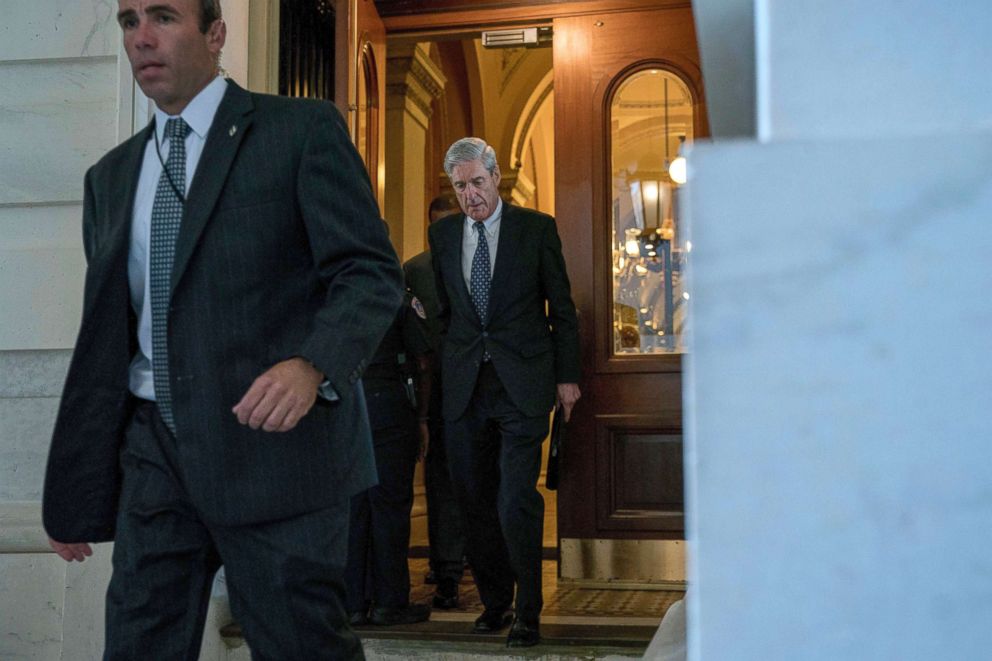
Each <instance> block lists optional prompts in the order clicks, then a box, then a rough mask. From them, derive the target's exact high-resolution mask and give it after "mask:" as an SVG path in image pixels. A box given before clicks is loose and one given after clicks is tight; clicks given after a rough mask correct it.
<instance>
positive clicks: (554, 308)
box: [428, 202, 580, 420]
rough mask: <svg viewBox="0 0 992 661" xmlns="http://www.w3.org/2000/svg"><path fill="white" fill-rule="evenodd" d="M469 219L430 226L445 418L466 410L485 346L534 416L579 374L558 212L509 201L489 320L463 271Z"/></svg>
mask: <svg viewBox="0 0 992 661" xmlns="http://www.w3.org/2000/svg"><path fill="white" fill-rule="evenodd" d="M464 222H465V216H464V215H461V214H457V215H453V216H448V217H447V218H443V219H441V220H439V221H437V222H436V223H434V224H433V225H431V226H430V229H429V230H428V237H429V239H430V245H431V255H432V258H433V264H434V274H435V279H436V281H437V290H438V303H439V309H440V319H441V327H442V329H443V334H442V340H441V371H442V375H443V384H444V386H443V387H444V419H445V420H455V419H457V418H459V417H460V416H461V415H462V414H463V413H464V412H465V409H466V407H467V406H468V402H469V400H470V399H471V397H472V390H473V388H474V387H475V381H476V378H477V376H478V372H479V367H480V365H481V364H482V355H483V353H484V351H486V350H488V351H489V354H490V356H491V358H492V363H493V366H494V367H495V368H496V372H497V374H498V375H499V378H500V381H502V383H503V386H504V387H505V388H506V390H507V392H508V393H509V395H510V398H511V399H512V400H513V403H514V404H515V405H516V407H517V408H518V409H520V410H521V411H523V412H524V413H525V414H526V415H528V416H538V415H542V414H545V413H548V412H550V411H551V408H552V407H553V406H554V402H555V384H557V383H578V381H579V376H580V365H579V329H578V321H577V319H576V314H575V305H574V304H573V303H572V296H571V291H570V287H569V284H568V274H567V273H566V271H565V260H564V258H563V257H562V254H561V240H560V239H559V238H558V231H557V229H556V228H555V221H554V218H552V217H551V216H549V215H547V214H543V213H538V212H536V211H531V210H529V209H523V208H520V207H515V206H513V205H510V204H507V203H506V202H504V203H503V215H502V219H501V220H500V230H499V245H498V247H497V250H496V264H495V267H494V269H493V280H492V287H491V289H490V294H489V315H488V319H487V320H486V321H485V322H484V323H483V322H482V321H481V320H480V319H479V317H478V315H477V314H476V311H475V308H474V307H473V305H472V299H471V297H470V295H469V291H468V287H467V286H466V285H465V278H464V276H463V275H462V235H463V228H464ZM545 302H546V303H547V311H546V312H545Z"/></svg>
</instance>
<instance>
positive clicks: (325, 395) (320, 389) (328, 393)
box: [317, 379, 341, 402]
mask: <svg viewBox="0 0 992 661" xmlns="http://www.w3.org/2000/svg"><path fill="white" fill-rule="evenodd" d="M317 394H318V395H320V397H321V398H322V399H326V400H327V401H329V402H336V401H338V400H339V399H341V397H340V396H339V395H338V391H337V390H335V389H334V386H332V385H331V381H330V379H324V381H323V383H321V384H320V385H319V386H317Z"/></svg>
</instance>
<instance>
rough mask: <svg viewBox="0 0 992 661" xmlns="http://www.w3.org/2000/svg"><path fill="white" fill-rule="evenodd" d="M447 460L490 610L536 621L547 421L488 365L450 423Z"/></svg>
mask: <svg viewBox="0 0 992 661" xmlns="http://www.w3.org/2000/svg"><path fill="white" fill-rule="evenodd" d="M446 433H447V441H448V445H447V449H448V461H449V466H450V469H451V476H452V479H453V480H454V483H455V493H456V494H457V496H458V499H459V502H460V503H461V504H462V507H463V515H464V519H463V520H464V522H465V526H466V529H465V533H466V542H467V544H466V550H467V553H468V560H469V564H470V565H471V566H472V573H473V575H474V577H475V582H476V585H477V586H478V588H479V596H480V597H481V598H482V603H483V605H484V606H485V607H486V608H487V609H504V608H509V607H510V605H511V604H512V603H513V597H514V582H516V588H517V592H516V612H517V615H518V616H519V617H522V618H525V619H537V618H538V617H539V616H540V613H541V608H542V607H543V604H544V602H543V597H542V594H541V546H542V543H543V530H544V498H543V497H542V496H541V494H540V493H539V492H538V490H537V480H538V477H539V475H540V472H541V443H542V442H543V441H544V438H545V436H547V433H548V416H547V415H541V416H537V417H529V416H527V415H525V414H524V413H523V412H521V411H520V410H519V409H518V408H517V407H516V406H515V405H514V404H513V402H512V400H511V399H510V396H509V394H508V393H507V392H506V389H505V388H504V387H503V383H502V382H501V381H500V378H499V375H498V374H497V373H496V369H495V367H494V366H493V365H492V363H483V364H482V367H481V369H480V371H479V376H478V379H477V380H476V384H475V388H474V391H473V393H472V399H471V401H470V402H469V405H468V408H467V409H466V411H465V413H464V414H462V416H461V417H460V418H458V419H457V420H452V421H446Z"/></svg>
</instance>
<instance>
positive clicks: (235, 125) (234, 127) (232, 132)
mask: <svg viewBox="0 0 992 661" xmlns="http://www.w3.org/2000/svg"><path fill="white" fill-rule="evenodd" d="M237 132H238V125H237V124H232V125H231V129H230V130H229V131H228V132H227V134H228V135H229V136H231V137H232V138H233V137H234V134H235V133H237Z"/></svg>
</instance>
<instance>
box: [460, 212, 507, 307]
mask: <svg viewBox="0 0 992 661" xmlns="http://www.w3.org/2000/svg"><path fill="white" fill-rule="evenodd" d="M502 217H503V200H502V199H499V200H498V201H497V202H496V211H494V212H493V215H491V216H489V217H488V218H486V219H485V220H483V221H482V224H483V226H484V230H483V231H484V232H485V233H486V243H488V244H489V277H490V278H492V277H493V269H494V268H496V248H497V246H498V245H499V221H500V219H501V218H502ZM477 222H479V221H477V220H473V219H472V217H471V216H469V215H468V214H466V215H465V227H464V230H463V231H462V275H463V276H464V277H465V286H466V287H468V290H469V291H472V258H473V257H475V248H476V247H477V246H478V245H479V230H477V229H475V224H476V223H477Z"/></svg>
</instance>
